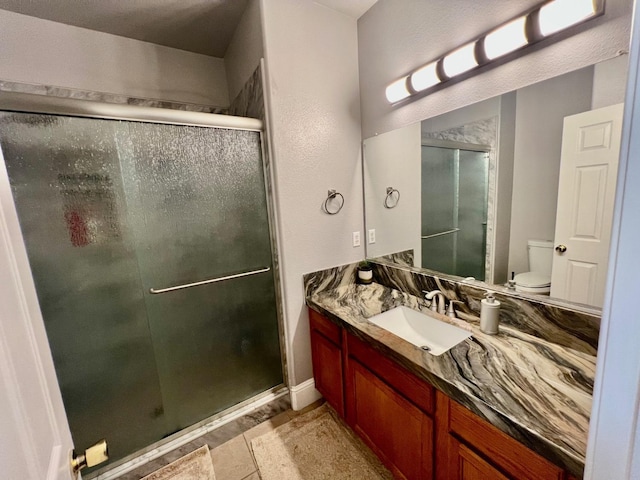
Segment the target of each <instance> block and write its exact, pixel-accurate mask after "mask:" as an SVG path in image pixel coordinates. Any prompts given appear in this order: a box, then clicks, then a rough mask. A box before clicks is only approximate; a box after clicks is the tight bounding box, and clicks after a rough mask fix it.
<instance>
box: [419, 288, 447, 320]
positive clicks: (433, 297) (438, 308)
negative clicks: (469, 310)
mask: <svg viewBox="0 0 640 480" xmlns="http://www.w3.org/2000/svg"><path fill="white" fill-rule="evenodd" d="M424 293H425V294H426V295H425V296H424V298H426V299H427V300H429V301H431V310H433V311H434V312H438V313H441V314H442V315H444V314H445V309H446V302H447V297H445V296H444V293H442V292H441V291H440V290H432V291H430V292H427V291H426V290H425V291H424ZM436 301H437V302H436Z"/></svg>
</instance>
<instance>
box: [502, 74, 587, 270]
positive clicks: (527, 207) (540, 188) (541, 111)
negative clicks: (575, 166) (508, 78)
mask: <svg viewBox="0 0 640 480" xmlns="http://www.w3.org/2000/svg"><path fill="white" fill-rule="evenodd" d="M592 85H593V68H584V69H581V70H578V71H576V72H572V73H569V74H567V75H562V76H560V77H557V78H552V79H549V80H547V81H545V82H541V83H537V84H536V85H531V86H529V87H526V88H522V89H520V90H518V92H517V93H516V96H517V100H516V103H517V106H516V121H515V125H516V130H515V148H514V154H513V156H514V164H513V201H512V204H511V233H510V235H509V238H510V245H509V270H508V271H509V272H516V273H521V272H528V271H529V268H528V257H527V240H529V239H534V240H553V239H554V237H555V227H556V210H557V204H558V178H559V176H560V153H561V150H562V129H563V122H564V117H566V116H568V115H574V114H576V113H581V112H585V111H587V110H590V109H591V91H592Z"/></svg>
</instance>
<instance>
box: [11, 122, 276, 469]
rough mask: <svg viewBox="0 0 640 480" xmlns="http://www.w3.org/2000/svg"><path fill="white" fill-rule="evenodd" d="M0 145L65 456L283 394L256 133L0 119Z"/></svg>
mask: <svg viewBox="0 0 640 480" xmlns="http://www.w3.org/2000/svg"><path fill="white" fill-rule="evenodd" d="M0 147H1V149H2V154H3V157H4V159H5V165H6V168H7V171H8V173H9V179H10V184H11V189H12V194H13V198H14V202H15V205H16V209H17V211H18V217H19V220H20V227H21V230H22V235H23V238H24V241H25V245H26V249H27V253H28V256H29V263H30V266H31V270H32V274H33V277H34V281H35V285H36V290H37V294H38V300H39V303H40V309H41V311H42V314H43V317H44V321H45V327H46V330H47V336H48V340H49V344H50V347H51V351H52V354H53V359H54V364H55V367H56V375H57V377H58V382H59V384H60V388H61V391H62V396H63V400H64V405H65V410H66V413H67V417H68V420H69V425H70V428H71V433H72V436H73V440H74V443H75V445H76V447H77V448H78V449H83V448H86V447H88V446H90V445H91V444H93V443H95V442H96V441H98V440H100V439H102V438H106V439H107V441H108V444H109V451H110V461H116V460H119V459H122V458H124V457H126V456H128V455H131V454H133V453H135V452H136V451H139V450H141V449H143V448H145V447H147V446H149V445H150V444H152V443H154V442H157V441H159V440H161V439H162V438H164V437H167V436H168V435H171V434H172V433H174V432H176V431H177V430H180V429H182V428H185V427H188V426H191V425H193V424H194V423H197V422H199V421H202V420H205V419H206V418H207V417H209V416H211V415H212V414H215V413H218V412H220V411H222V410H225V409H226V408H228V407H232V406H234V405H237V404H238V403H241V402H243V401H244V400H248V399H250V398H251V397H253V396H255V395H257V394H259V393H262V392H265V391H267V390H269V389H270V388H272V387H275V386H278V385H281V384H282V383H283V374H282V362H281V356H280V340H279V334H278V320H277V308H276V305H277V303H276V289H275V281H274V272H273V269H272V255H271V235H270V229H269V218H268V210H267V197H266V191H265V178H264V171H263V164H262V157H261V143H260V134H259V132H253V131H243V130H230V129H221V128H205V127H193V126H178V125H167V124H154V123H142V122H128V121H116V120H98V119H88V118H74V117H65V116H54V115H39V114H26V113H10V112H0ZM254 272H257V273H254ZM244 273H250V275H247V276H242V277H239V278H231V279H227V280H224V281H220V282H216V283H209V284H204V285H199V286H193V287H190V288H184V289H179V290H173V291H168V292H166V293H159V294H152V293H151V289H156V290H158V289H159V290H162V289H166V288H168V287H174V286H182V285H184V284H190V283H194V282H202V281H207V280H213V279H218V278H220V277H230V276H231V277H234V276H235V275H238V274H244ZM89 473H91V472H89Z"/></svg>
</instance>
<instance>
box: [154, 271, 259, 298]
mask: <svg viewBox="0 0 640 480" xmlns="http://www.w3.org/2000/svg"><path fill="white" fill-rule="evenodd" d="M269 270H271V267H265V268H261V269H259V270H252V271H250V272H243V273H236V274H235V275H227V276H226V277H218V278H212V279H210V280H202V281H201V282H194V283H185V284H184V285H176V286H175V287H167V288H159V289H157V290H156V289H155V288H150V289H149V293H152V294H154V295H156V294H158V293H167V292H173V291H175V290H183V289H185V288H191V287H199V286H200V285H207V284H209V283H216V282H224V281H225V280H233V279H234V278H242V277H248V276H250V275H257V274H258V273H265V272H268V271H269Z"/></svg>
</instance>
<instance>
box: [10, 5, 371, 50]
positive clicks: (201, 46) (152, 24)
mask: <svg viewBox="0 0 640 480" xmlns="http://www.w3.org/2000/svg"><path fill="white" fill-rule="evenodd" d="M267 1H269V0H267ZM315 1H316V3H319V4H322V5H325V6H327V7H329V8H332V9H334V10H338V11H340V12H342V13H344V14H346V15H349V16H351V17H353V18H359V17H360V15H362V14H363V13H364V12H366V11H367V10H368V9H369V8H370V7H371V5H373V4H374V3H375V2H376V0H315ZM247 3H248V0H82V1H79V0H0V9H4V10H9V11H12V12H15V13H22V14H24V15H30V16H32V17H38V18H43V19H46V20H52V21H54V22H60V23H65V24H67V25H74V26H76V27H83V28H88V29H90V30H97V31H99V32H105V33H111V34H113V35H120V36H123V37H128V38H134V39H136V40H142V41H145V42H151V43H156V44H158V45H164V46H167V47H173V48H179V49H181V50H187V51H190V52H195V53H202V54H204V55H210V56H213V57H224V54H225V52H226V50H227V47H228V46H229V42H230V41H231V37H232V36H233V32H234V31H235V29H236V26H237V25H238V22H239V21H240V18H241V17H242V14H243V13H244V10H245V8H246V6H247Z"/></svg>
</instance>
